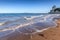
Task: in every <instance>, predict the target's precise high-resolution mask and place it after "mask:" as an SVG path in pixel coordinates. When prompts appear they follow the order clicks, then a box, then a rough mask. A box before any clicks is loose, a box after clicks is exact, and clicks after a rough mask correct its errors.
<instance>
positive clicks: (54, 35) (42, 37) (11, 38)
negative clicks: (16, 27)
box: [0, 19, 60, 40]
mask: <svg viewBox="0 0 60 40" xmlns="http://www.w3.org/2000/svg"><path fill="white" fill-rule="evenodd" d="M56 23H57V27H54V28H50V29H48V30H46V31H43V32H40V33H36V34H34V35H32V36H31V35H24V34H21V33H19V32H18V31H14V32H13V33H11V34H10V35H7V36H5V37H2V38H3V39H1V38H0V40H60V19H58V21H56Z"/></svg>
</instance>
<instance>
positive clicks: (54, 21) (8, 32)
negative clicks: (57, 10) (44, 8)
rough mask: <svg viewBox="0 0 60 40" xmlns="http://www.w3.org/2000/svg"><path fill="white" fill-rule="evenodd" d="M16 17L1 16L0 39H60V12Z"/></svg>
mask: <svg viewBox="0 0 60 40" xmlns="http://www.w3.org/2000/svg"><path fill="white" fill-rule="evenodd" d="M15 17H16V16H14V17H13V18H14V19H13V18H10V16H9V17H8V18H7V17H5V18H1V21H2V20H3V24H0V40H60V38H59V37H60V36H59V35H60V15H59V14H52V15H47V16H46V15H44V16H41V15H40V16H31V17H29V18H28V17H22V18H20V17H17V19H15ZM5 19H6V21H5ZM11 19H13V20H11Z"/></svg>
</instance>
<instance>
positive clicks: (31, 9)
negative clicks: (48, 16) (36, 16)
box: [0, 0, 60, 13]
mask: <svg viewBox="0 0 60 40" xmlns="http://www.w3.org/2000/svg"><path fill="white" fill-rule="evenodd" d="M59 4H60V0H0V13H46V12H49V11H50V9H51V7H52V6H53V5H56V6H57V7H60V5H59Z"/></svg>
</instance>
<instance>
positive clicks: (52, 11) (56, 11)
mask: <svg viewBox="0 0 60 40" xmlns="http://www.w3.org/2000/svg"><path fill="white" fill-rule="evenodd" d="M49 13H51V14H53V13H54V14H55V13H57V14H59V13H60V7H56V6H55V5H54V6H53V7H52V9H51V10H50V12H49Z"/></svg>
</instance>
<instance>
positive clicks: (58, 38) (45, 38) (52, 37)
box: [31, 19, 60, 40]
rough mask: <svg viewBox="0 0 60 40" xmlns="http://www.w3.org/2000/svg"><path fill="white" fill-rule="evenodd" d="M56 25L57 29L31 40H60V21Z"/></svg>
mask: <svg viewBox="0 0 60 40" xmlns="http://www.w3.org/2000/svg"><path fill="white" fill-rule="evenodd" d="M56 23H57V27H55V28H50V29H48V30H46V31H43V32H41V33H37V34H35V35H34V36H33V38H32V39H31V40H60V19H58V21H56Z"/></svg>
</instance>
